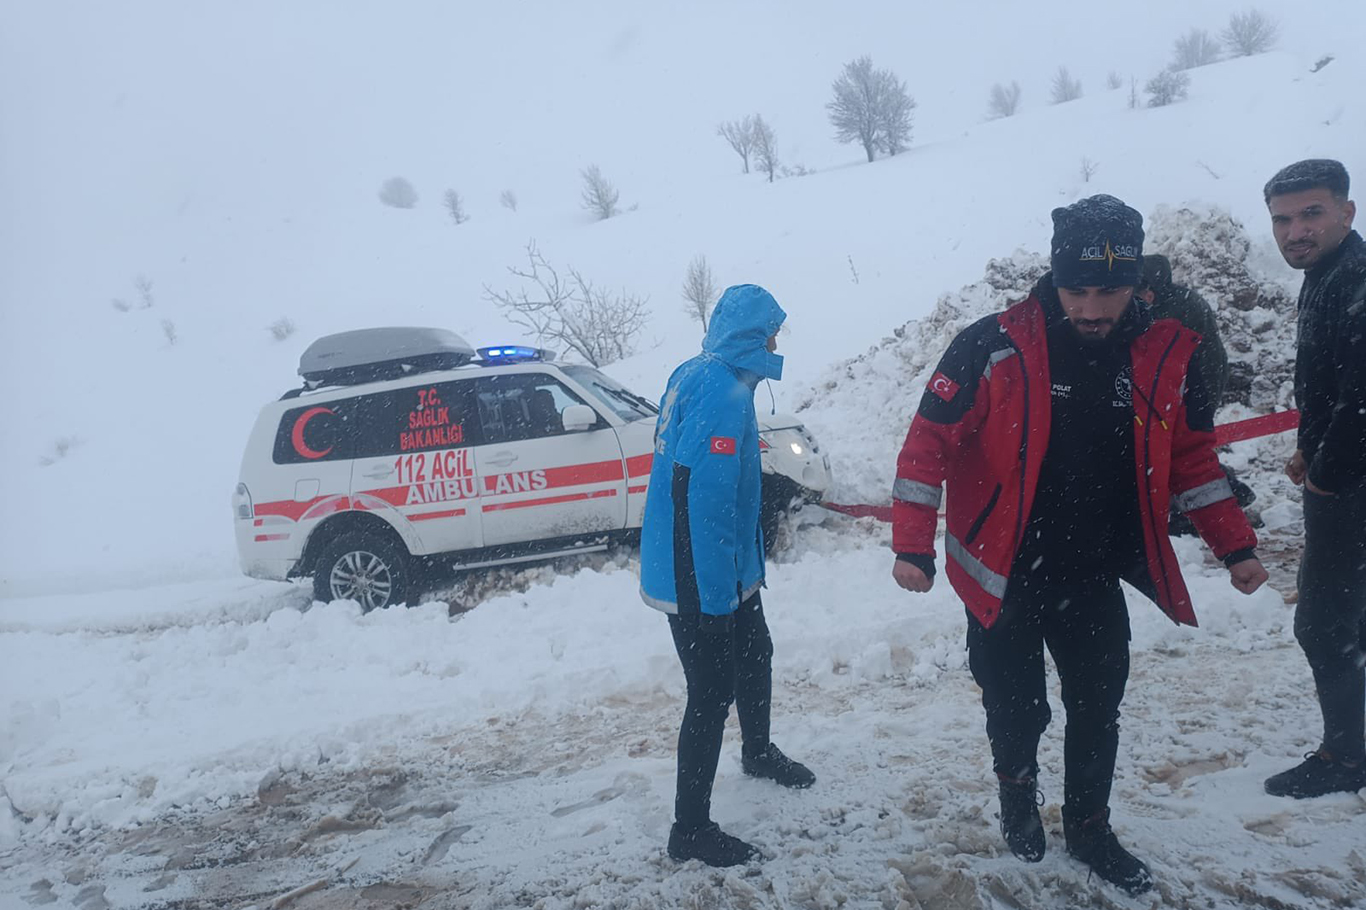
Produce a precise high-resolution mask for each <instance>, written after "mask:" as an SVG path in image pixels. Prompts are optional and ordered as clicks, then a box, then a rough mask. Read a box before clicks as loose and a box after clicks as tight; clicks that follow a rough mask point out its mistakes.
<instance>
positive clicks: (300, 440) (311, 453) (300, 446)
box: [291, 408, 336, 459]
mask: <svg viewBox="0 0 1366 910" xmlns="http://www.w3.org/2000/svg"><path fill="white" fill-rule="evenodd" d="M333 413H336V412H335V411H333V410H332V409H331V408H309V409H308V410H307V411H304V412H303V413H302V414H300V415H299V419H298V420H296V421H294V432H293V434H291V435H292V438H293V440H294V451H296V452H298V453H299V454H300V455H302V456H303V457H304V458H314V459H316V458H322V457H323V456H325V455H326V454H327V453H328V452H330V451H332V446H328V447H327V448H325V449H323V450H322V451H321V452H319V451H318V450H316V449H310V448H309V447H308V444H307V443H305V442H304V429H305V428H306V427H307V426H308V422H309V421H310V420H312V419H313V418H314V417H317V416H318V415H319V414H333Z"/></svg>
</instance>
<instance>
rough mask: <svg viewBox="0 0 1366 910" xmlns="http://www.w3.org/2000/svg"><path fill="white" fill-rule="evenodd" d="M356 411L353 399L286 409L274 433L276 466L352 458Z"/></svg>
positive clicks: (354, 441)
mask: <svg viewBox="0 0 1366 910" xmlns="http://www.w3.org/2000/svg"><path fill="white" fill-rule="evenodd" d="M356 431H357V425H356V408H355V401H354V400H353V399H343V400H341V401H327V402H321V403H317V404H306V405H302V406H300V407H297V408H290V409H289V410H288V411H285V414H284V416H283V417H281V418H280V426H279V429H277V430H276V431H275V450H274V452H273V458H274V461H275V463H276V464H306V463H308V462H314V461H337V460H339V459H343V458H353V457H355V456H354V455H353V454H352V453H353V452H354V451H355V443H356Z"/></svg>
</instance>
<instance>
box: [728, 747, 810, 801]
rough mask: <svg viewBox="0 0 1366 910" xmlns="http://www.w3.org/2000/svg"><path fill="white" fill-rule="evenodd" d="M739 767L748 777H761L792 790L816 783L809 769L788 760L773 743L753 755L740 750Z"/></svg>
mask: <svg viewBox="0 0 1366 910" xmlns="http://www.w3.org/2000/svg"><path fill="white" fill-rule="evenodd" d="M740 767H741V768H743V769H744V772H745V773H746V774H748V775H749V776H750V777H762V778H764V779H765V780H771V781H773V782H774V783H776V784H779V785H781V786H784V787H791V788H792V789H794V790H805V789H806V788H807V787H809V786H811V785H812V784H814V783H815V782H816V775H815V774H813V773H811V769H810V768H808V767H807V766H806V765H804V764H802V763H801V762H795V761H793V760H792V759H790V758H788V757H787V756H786V755H784V754H783V752H782V750H781V749H779V748H778V747H777V746H775V745H773V743H769V744H768V745H767V746H764V748H763V749H762V750H760V751H758V752H754V753H751V752H749V751H747V750H743V749H742V750H741V753H740Z"/></svg>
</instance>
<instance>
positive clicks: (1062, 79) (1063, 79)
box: [1051, 66, 1081, 104]
mask: <svg viewBox="0 0 1366 910" xmlns="http://www.w3.org/2000/svg"><path fill="white" fill-rule="evenodd" d="M1051 97H1052V101H1053V103H1054V104H1066V103H1067V102H1068V101H1076V100H1077V99H1078V98H1080V97H1081V80H1080V79H1073V78H1072V74H1071V73H1069V72H1068V71H1067V67H1065V66H1060V67H1058V71H1057V72H1056V73H1054V74H1053V94H1052V96H1051Z"/></svg>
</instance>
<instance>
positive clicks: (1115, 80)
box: [1105, 70, 1124, 91]
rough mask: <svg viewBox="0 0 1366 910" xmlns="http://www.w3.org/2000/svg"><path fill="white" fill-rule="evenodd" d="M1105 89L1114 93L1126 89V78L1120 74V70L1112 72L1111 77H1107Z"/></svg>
mask: <svg viewBox="0 0 1366 910" xmlns="http://www.w3.org/2000/svg"><path fill="white" fill-rule="evenodd" d="M1105 87H1106V88H1108V89H1110V91H1114V90H1115V89H1117V88H1124V77H1123V76H1121V75H1120V74H1119V71H1118V70H1110V73H1109V75H1107V76H1106V77H1105Z"/></svg>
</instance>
